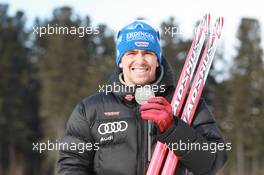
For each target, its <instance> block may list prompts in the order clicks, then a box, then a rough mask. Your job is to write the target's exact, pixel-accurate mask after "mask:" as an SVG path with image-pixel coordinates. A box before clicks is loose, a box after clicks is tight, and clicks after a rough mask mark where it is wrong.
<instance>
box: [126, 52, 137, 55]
mask: <svg viewBox="0 0 264 175" xmlns="http://www.w3.org/2000/svg"><path fill="white" fill-rule="evenodd" d="M127 55H135V53H134V52H127Z"/></svg>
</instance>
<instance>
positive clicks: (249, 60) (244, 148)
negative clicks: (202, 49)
mask: <svg viewBox="0 0 264 175" xmlns="http://www.w3.org/2000/svg"><path fill="white" fill-rule="evenodd" d="M238 39H239V41H240V45H239V47H238V48H237V50H238V55H237V56H236V57H235V60H234V66H233V67H232V72H231V74H232V78H231V81H232V83H231V84H230V85H231V86H230V89H231V92H232V94H231V95H230V104H229V105H228V107H229V109H228V112H229V115H228V117H229V118H230V120H231V121H232V132H233V133H234V134H233V143H235V144H234V146H235V147H234V148H235V150H236V152H235V153H236V158H237V159H236V162H237V174H241V175H243V174H259V173H258V169H259V168H258V167H259V166H258V165H257V164H258V163H259V161H260V158H261V157H263V146H262V143H263V138H264V137H263V132H262V128H263V123H264V121H263V113H262V111H263V110H262V109H263V108H264V106H263V104H264V98H263V97H264V96H263V87H264V86H263V78H261V77H262V76H263V61H262V49H261V46H260V41H261V35H260V25H259V22H258V21H257V20H255V19H248V18H243V19H242V20H241V24H240V27H239V30H238ZM261 135H262V137H260V136H261ZM261 155H262V156H261ZM260 174H262V173H260Z"/></svg>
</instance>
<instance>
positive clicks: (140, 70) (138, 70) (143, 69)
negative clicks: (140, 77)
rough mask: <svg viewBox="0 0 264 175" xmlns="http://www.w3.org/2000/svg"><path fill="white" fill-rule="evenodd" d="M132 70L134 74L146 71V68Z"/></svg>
mask: <svg viewBox="0 0 264 175" xmlns="http://www.w3.org/2000/svg"><path fill="white" fill-rule="evenodd" d="M132 70H133V71H135V72H145V71H148V68H132Z"/></svg>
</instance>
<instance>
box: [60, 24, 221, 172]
mask: <svg viewBox="0 0 264 175" xmlns="http://www.w3.org/2000/svg"><path fill="white" fill-rule="evenodd" d="M173 80H174V78H173V76H172V71H171V69H170V67H169V65H168V63H167V62H166V60H165V59H164V57H163V55H162V52H161V48H160V44H159V33H158V32H157V30H155V29H154V28H153V27H152V26H150V25H149V24H147V23H146V22H144V21H134V22H133V23H131V24H129V25H127V26H125V27H124V28H122V29H121V30H120V31H119V33H118V35H117V42H116V70H115V71H114V73H113V75H112V77H111V78H110V80H109V82H108V85H113V84H114V85H118V86H120V87H122V88H119V89H120V91H119V92H116V91H115V92H114V91H113V92H111V93H109V94H105V93H104V92H99V93H97V94H95V95H93V96H90V97H87V98H85V99H83V100H82V101H81V102H80V103H79V104H78V105H77V106H76V107H75V109H74V110H73V112H72V114H71V117H70V119H69V121H68V124H67V130H66V134H65V137H64V142H65V143H68V144H71V143H74V144H83V143H84V144H89V145H98V146H99V149H93V150H91V149H87V150H86V151H85V152H82V153H80V152H78V150H74V149H70V148H68V149H62V150H61V151H60V157H59V160H58V173H59V174H61V175H62V174H63V175H66V174H71V175H144V174H145V173H146V170H147V168H148V164H149V161H148V125H147V121H153V122H154V126H153V128H152V136H153V137H154V138H155V139H153V142H152V146H153V147H154V144H155V141H156V140H159V141H161V142H163V143H166V144H168V145H169V144H173V143H186V144H190V143H193V144H196V145H197V144H208V145H209V144H211V143H213V144H224V141H223V138H222V136H221V133H220V130H219V129H218V126H217V124H216V121H215V120H214V118H213V116H212V114H211V113H210V112H209V110H208V108H207V106H206V104H205V102H204V101H203V100H201V101H200V103H199V106H198V109H197V111H196V114H195V119H194V121H193V124H192V125H191V126H189V125H187V124H186V123H185V122H183V121H182V120H181V119H179V118H177V117H176V116H173V114H172V107H171V105H170V103H169V101H170V100H171V99H172V96H173V92H174V89H175V87H174V85H175V83H174V81H173ZM142 86H150V87H151V89H152V87H154V86H155V88H153V91H154V92H153V93H154V94H155V96H156V97H152V98H150V99H148V100H147V101H146V102H145V103H144V104H142V105H140V104H138V103H137V100H135V93H136V91H137V89H138V88H140V87H142ZM123 87H125V88H123ZM126 87H134V88H133V90H132V91H130V90H129V91H126V89H127V88H126ZM129 89H130V88H129ZM121 90H122V91H121ZM95 148H97V147H95ZM174 152H175V154H176V155H177V156H178V157H179V158H180V164H179V166H178V169H177V172H176V174H177V175H185V174H188V173H193V174H216V172H217V171H218V170H219V169H220V168H221V167H222V166H223V164H224V162H225V161H226V152H225V151H224V150H217V151H215V152H214V153H212V152H211V151H210V150H208V149H207V150H192V149H185V150H179V149H178V150H177V149H175V150H174Z"/></svg>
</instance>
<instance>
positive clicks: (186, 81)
mask: <svg viewBox="0 0 264 175" xmlns="http://www.w3.org/2000/svg"><path fill="white" fill-rule="evenodd" d="M223 22H224V19H223V17H219V18H217V19H216V22H215V24H214V26H213V29H212V31H211V32H210V30H209V28H210V14H206V15H205V16H204V17H203V19H202V20H201V22H200V23H199V25H198V28H197V30H196V32H195V36H194V38H193V41H192V45H191V48H190V50H189V52H188V55H187V58H186V60H185V63H184V66H183V70H182V73H181V75H180V79H179V81H178V84H177V87H176V90H175V92H174V96H173V98H172V101H171V105H172V108H173V113H174V116H179V115H180V114H181V119H182V120H183V121H185V122H186V123H188V124H189V125H191V123H192V121H193V117H194V114H195V110H196V108H197V106H198V103H199V100H200V97H201V94H202V91H203V88H204V85H205V81H206V78H207V76H208V73H209V69H210V67H211V64H212V61H213V58H214V54H215V51H216V47H217V43H218V42H219V40H220V36H221V32H222V28H223ZM205 39H207V41H206V45H205V48H204V51H203V54H202V56H201V59H200V63H199V66H198V68H197V71H196V75H195V77H194V79H193V82H192V87H191V89H190V92H189V96H188V98H187V100H186V103H185V105H184V108H183V103H184V101H185V98H186V94H187V91H188V89H189V86H190V84H191V80H192V77H193V74H194V71H195V68H196V65H197V63H198V60H199V56H200V53H201V50H202V47H203V45H204V42H205ZM182 108H183V110H182ZM181 111H182V113H181ZM167 150H169V152H168V153H167ZM166 155H167V158H166V160H165V163H164V159H165V157H166ZM178 161H179V159H178V157H177V156H176V155H175V154H174V152H173V151H172V150H170V149H168V147H167V145H165V144H163V143H161V142H159V141H158V142H157V144H156V147H155V150H154V152H153V156H152V158H151V161H150V164H149V168H148V170H147V175H158V174H161V175H173V174H175V170H176V166H177V164H178ZM162 165H164V166H163V168H162Z"/></svg>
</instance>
